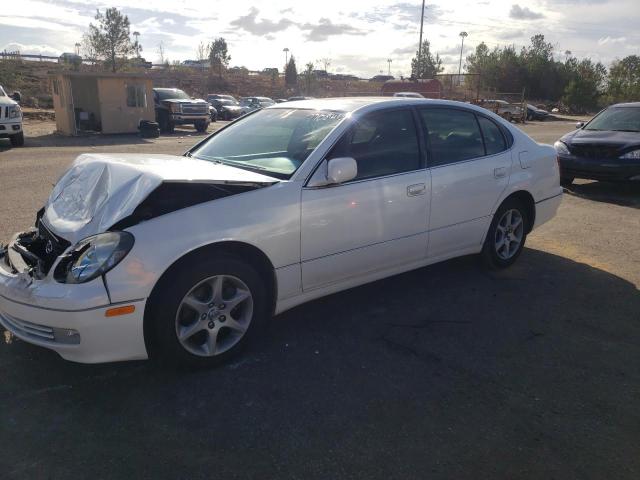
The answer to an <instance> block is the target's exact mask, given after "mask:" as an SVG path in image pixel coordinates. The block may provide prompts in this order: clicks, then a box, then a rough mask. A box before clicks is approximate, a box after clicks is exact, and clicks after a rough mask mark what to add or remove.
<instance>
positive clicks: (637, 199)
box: [564, 181, 640, 208]
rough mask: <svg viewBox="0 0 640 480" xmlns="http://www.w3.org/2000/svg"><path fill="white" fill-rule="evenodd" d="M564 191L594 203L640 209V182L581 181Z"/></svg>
mask: <svg viewBox="0 0 640 480" xmlns="http://www.w3.org/2000/svg"><path fill="white" fill-rule="evenodd" d="M564 191H565V193H568V194H569V195H573V196H575V197H580V198H584V199H586V200H592V201H594V202H604V203H613V204H615V205H620V206H623V207H633V208H640V182H599V181H589V182H580V181H579V183H573V184H571V185H570V186H569V187H565V189H564Z"/></svg>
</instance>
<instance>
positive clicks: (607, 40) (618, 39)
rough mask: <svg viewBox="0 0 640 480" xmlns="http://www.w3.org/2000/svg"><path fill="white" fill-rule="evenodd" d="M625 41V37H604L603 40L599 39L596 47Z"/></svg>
mask: <svg viewBox="0 0 640 480" xmlns="http://www.w3.org/2000/svg"><path fill="white" fill-rule="evenodd" d="M626 41H627V37H614V38H612V37H609V36H607V37H604V38H600V39H599V40H598V45H600V46H602V45H607V44H609V45H614V44H616V43H625V42H626Z"/></svg>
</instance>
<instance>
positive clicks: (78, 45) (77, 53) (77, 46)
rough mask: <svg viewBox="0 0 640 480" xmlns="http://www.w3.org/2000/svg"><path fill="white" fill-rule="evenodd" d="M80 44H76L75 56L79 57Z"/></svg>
mask: <svg viewBox="0 0 640 480" xmlns="http://www.w3.org/2000/svg"><path fill="white" fill-rule="evenodd" d="M80 47H81V45H80V43H76V55H80Z"/></svg>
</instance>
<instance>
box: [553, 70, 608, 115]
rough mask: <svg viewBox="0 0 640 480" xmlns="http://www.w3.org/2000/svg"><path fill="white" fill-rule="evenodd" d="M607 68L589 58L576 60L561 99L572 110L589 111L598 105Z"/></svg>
mask: <svg viewBox="0 0 640 480" xmlns="http://www.w3.org/2000/svg"><path fill="white" fill-rule="evenodd" d="M606 77H607V69H606V68H605V67H604V65H602V64H601V63H600V62H598V63H593V62H592V61H591V59H590V58H585V59H583V60H582V61H581V62H579V63H578V62H576V65H575V70H574V71H573V72H572V78H571V80H569V83H568V84H567V86H566V87H565V89H564V95H563V97H562V101H563V102H564V103H565V104H566V105H567V106H568V107H569V108H570V109H571V110H573V111H582V112H584V111H589V110H594V109H596V108H597V107H598V101H599V99H600V96H601V95H602V93H603V91H604V86H605V80H606Z"/></svg>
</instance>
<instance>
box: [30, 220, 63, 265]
mask: <svg viewBox="0 0 640 480" xmlns="http://www.w3.org/2000/svg"><path fill="white" fill-rule="evenodd" d="M37 228H38V237H39V238H40V239H42V243H43V245H44V250H43V251H41V252H39V253H40V254H39V255H38V256H39V257H40V258H41V259H42V261H43V262H44V266H45V270H46V272H48V271H49V269H50V268H51V266H52V265H53V263H54V262H55V261H56V258H58V257H59V256H60V255H62V254H63V253H64V251H65V250H66V249H67V248H69V247H70V246H71V244H70V243H69V242H68V241H66V240H65V239H64V238H60V237H58V236H57V235H54V234H53V233H51V232H50V231H49V229H48V228H47V227H45V226H44V224H43V223H42V220H38V226H37Z"/></svg>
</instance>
